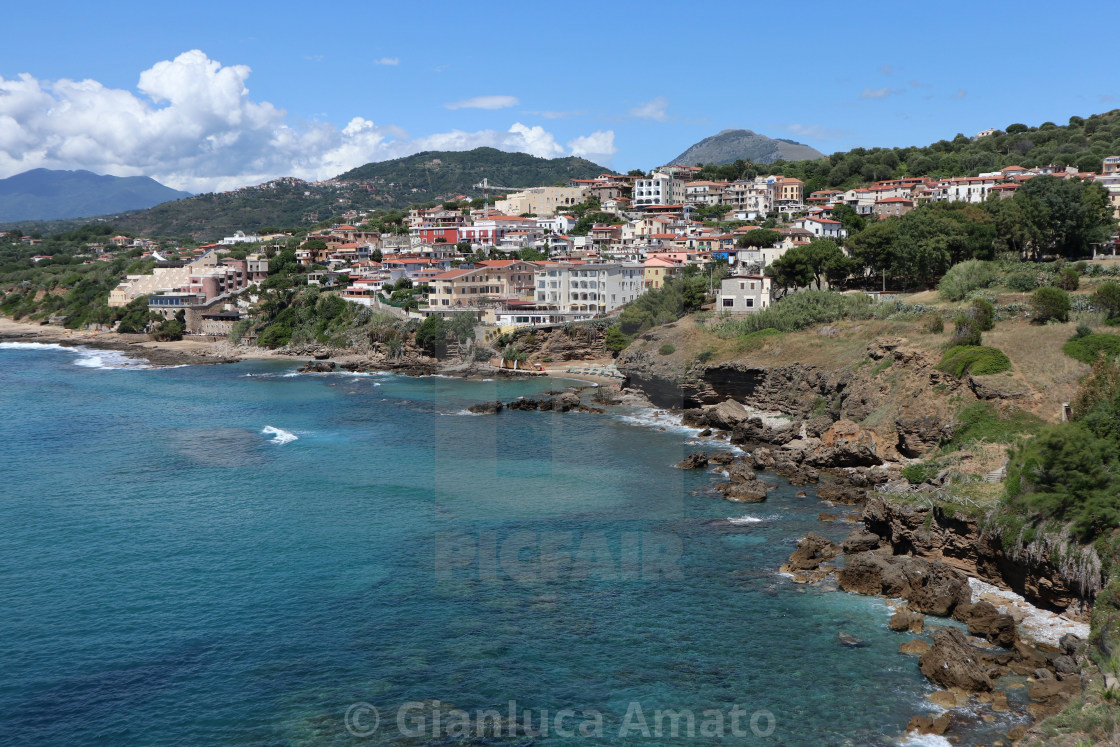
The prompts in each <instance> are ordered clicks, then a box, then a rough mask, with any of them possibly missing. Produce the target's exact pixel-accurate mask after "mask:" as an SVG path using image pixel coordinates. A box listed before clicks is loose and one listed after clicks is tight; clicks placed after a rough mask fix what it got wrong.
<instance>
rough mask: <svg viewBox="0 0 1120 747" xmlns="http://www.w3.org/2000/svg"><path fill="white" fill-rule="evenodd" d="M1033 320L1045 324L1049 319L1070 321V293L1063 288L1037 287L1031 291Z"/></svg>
mask: <svg viewBox="0 0 1120 747" xmlns="http://www.w3.org/2000/svg"><path fill="white" fill-rule="evenodd" d="M1031 315H1032V317H1033V319H1032V320H1031V321H1033V322H1035V323H1036V324H1045V323H1046V322H1049V321H1058V322H1068V321H1069V294H1068V293H1066V292H1065V291H1064V290H1062V289H1061V288H1053V287H1047V288H1036V289H1035V291H1034V293H1031Z"/></svg>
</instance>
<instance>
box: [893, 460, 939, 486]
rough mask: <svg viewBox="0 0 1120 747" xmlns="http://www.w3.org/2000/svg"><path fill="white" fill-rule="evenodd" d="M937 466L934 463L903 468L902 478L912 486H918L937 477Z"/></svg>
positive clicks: (922, 463) (923, 463)
mask: <svg viewBox="0 0 1120 747" xmlns="http://www.w3.org/2000/svg"><path fill="white" fill-rule="evenodd" d="M938 471H939V470H938V468H937V465H936V464H934V463H933V462H921V463H920V464H911V465H910V466H908V467H903V469H902V476H903V477H905V478H906V481H907V482H909V483H910V484H911V485H918V484H920V483H923V482H925V481H926V480H929V479H932V478H934V477H936V476H937V473H938Z"/></svg>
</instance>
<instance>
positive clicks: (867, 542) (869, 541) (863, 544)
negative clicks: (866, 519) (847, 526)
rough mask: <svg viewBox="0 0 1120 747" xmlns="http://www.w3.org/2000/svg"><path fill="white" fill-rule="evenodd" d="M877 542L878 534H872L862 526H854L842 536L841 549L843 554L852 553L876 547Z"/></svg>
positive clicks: (877, 545)
mask: <svg viewBox="0 0 1120 747" xmlns="http://www.w3.org/2000/svg"><path fill="white" fill-rule="evenodd" d="M879 542H880V539H879V535H877V534H873V533H872V532H869V531H867V530H866V529H864V528H863V527H856V528H855V529H853V530H852V531H851V532H849V533H848V536H847V537H845V538H844V544H842V545H841V549H843V551H844V554H845V555H854V554H855V553H859V552H867V551H868V550H874V549H876V548H878V547H879Z"/></svg>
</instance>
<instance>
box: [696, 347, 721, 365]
mask: <svg viewBox="0 0 1120 747" xmlns="http://www.w3.org/2000/svg"><path fill="white" fill-rule="evenodd" d="M715 357H716V351H714V350H712V349H711V348H709V349H708V350H705V351H703V352H702V353H700V354H699V355H697V356H696V360H698V361H699V362H700V363H707V362H708V361H710V360H711V359H712V358H715Z"/></svg>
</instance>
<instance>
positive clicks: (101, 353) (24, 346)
mask: <svg viewBox="0 0 1120 747" xmlns="http://www.w3.org/2000/svg"><path fill="white" fill-rule="evenodd" d="M0 350H61V351H63V352H66V353H72V354H74V355H76V356H78V358H77V360H75V361H74V365H76V366H83V367H84V368H101V369H114V370H116V369H125V368H128V369H145V368H151V367H152V366H151V365H150V364H149V363H148V361H146V360H144V359H142V358H129V357H128V356H127V355H124V354H123V353H119V352H117V351H116V350H98V349H95V348H87V347H84V346H81V345H73V346H71V345H59V344H57V343H53V342H0Z"/></svg>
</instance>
